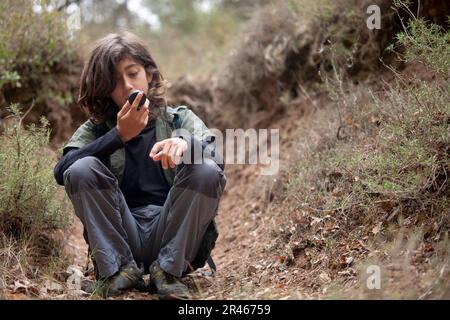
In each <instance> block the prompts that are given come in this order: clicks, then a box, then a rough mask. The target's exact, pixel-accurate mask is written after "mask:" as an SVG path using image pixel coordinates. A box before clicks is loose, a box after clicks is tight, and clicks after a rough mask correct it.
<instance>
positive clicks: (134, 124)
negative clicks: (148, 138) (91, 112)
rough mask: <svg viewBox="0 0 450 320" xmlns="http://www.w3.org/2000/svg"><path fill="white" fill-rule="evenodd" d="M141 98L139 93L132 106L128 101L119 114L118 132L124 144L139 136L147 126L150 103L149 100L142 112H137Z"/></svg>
mask: <svg viewBox="0 0 450 320" xmlns="http://www.w3.org/2000/svg"><path fill="white" fill-rule="evenodd" d="M141 98H142V93H139V94H138V96H137V97H136V99H134V102H133V104H132V105H131V106H130V103H129V102H128V101H127V102H126V103H125V104H124V105H123V107H122V109H121V110H120V111H119V113H118V114H117V130H118V131H119V136H120V139H122V141H123V142H124V143H126V142H128V141H130V140H131V139H133V138H134V137H135V136H137V135H138V134H139V133H140V132H141V131H142V130H143V129H144V128H145V126H146V125H147V122H148V113H149V103H150V102H149V101H148V99H147V100H146V101H145V104H144V105H143V106H142V108H141V110H139V111H137V106H138V105H139V101H140V100H141Z"/></svg>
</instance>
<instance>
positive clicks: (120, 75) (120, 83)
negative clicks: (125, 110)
mask: <svg viewBox="0 0 450 320" xmlns="http://www.w3.org/2000/svg"><path fill="white" fill-rule="evenodd" d="M150 81H151V75H150V76H149V75H147V73H146V72H145V69H144V67H143V66H142V65H140V64H139V63H137V62H136V61H134V60H133V59H130V58H125V59H123V60H121V61H120V62H119V63H118V64H117V66H116V87H115V88H114V91H113V92H112V93H111V98H112V99H113V101H114V102H115V103H116V105H117V106H118V107H119V109H120V108H122V106H123V105H124V104H125V103H126V101H127V98H128V94H129V93H130V92H131V91H132V90H142V91H144V93H145V94H147V91H148V83H149V82H150Z"/></svg>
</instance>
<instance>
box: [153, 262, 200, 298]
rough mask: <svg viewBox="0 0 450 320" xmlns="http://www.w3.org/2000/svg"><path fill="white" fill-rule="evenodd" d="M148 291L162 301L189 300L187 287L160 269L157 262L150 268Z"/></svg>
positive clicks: (189, 295)
mask: <svg viewBox="0 0 450 320" xmlns="http://www.w3.org/2000/svg"><path fill="white" fill-rule="evenodd" d="M150 289H151V290H152V292H156V294H157V295H159V297H160V298H161V299H164V300H187V299H191V298H192V297H191V294H190V293H189V289H188V287H187V286H186V285H185V284H184V283H182V282H181V281H180V279H179V278H177V277H175V276H173V275H171V274H170V273H167V272H165V271H164V270H163V269H161V267H160V265H159V263H158V261H154V262H153V263H152V264H151V266H150Z"/></svg>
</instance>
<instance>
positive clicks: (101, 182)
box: [64, 157, 115, 193]
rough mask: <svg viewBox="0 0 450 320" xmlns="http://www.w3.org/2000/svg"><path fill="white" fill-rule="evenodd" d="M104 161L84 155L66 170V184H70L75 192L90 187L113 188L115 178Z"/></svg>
mask: <svg viewBox="0 0 450 320" xmlns="http://www.w3.org/2000/svg"><path fill="white" fill-rule="evenodd" d="M108 171H109V170H108V169H107V168H106V167H105V166H104V165H103V163H102V162H101V161H100V160H98V159H97V158H95V157H84V158H82V159H79V160H77V161H75V162H74V163H73V164H72V165H71V166H70V167H69V168H68V169H67V170H66V172H64V184H65V185H66V186H67V185H70V187H71V190H72V192H73V193H75V192H78V191H80V190H81V189H88V188H108V189H109V188H111V186H112V185H111V183H113V182H114V180H115V178H114V177H112V176H111V174H110V173H109V172H108Z"/></svg>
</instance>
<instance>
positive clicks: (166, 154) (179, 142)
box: [150, 138, 188, 170]
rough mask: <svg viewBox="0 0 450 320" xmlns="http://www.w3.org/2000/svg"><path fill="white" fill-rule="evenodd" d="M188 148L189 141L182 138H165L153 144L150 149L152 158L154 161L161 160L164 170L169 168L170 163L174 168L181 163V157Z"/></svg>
mask: <svg viewBox="0 0 450 320" xmlns="http://www.w3.org/2000/svg"><path fill="white" fill-rule="evenodd" d="M187 148H188V144H187V142H186V141H185V140H183V139H181V138H169V139H165V140H162V141H159V142H157V143H155V144H154V145H153V148H152V150H151V151H150V158H152V159H153V161H159V160H161V165H162V167H163V169H164V170H166V169H168V165H170V167H171V168H172V169H173V168H175V166H176V165H178V164H180V163H181V158H182V157H183V153H184V152H185V151H186V150H187Z"/></svg>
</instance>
